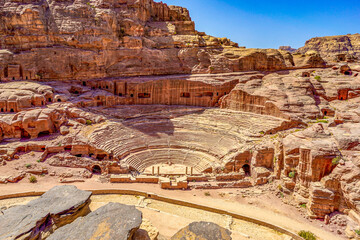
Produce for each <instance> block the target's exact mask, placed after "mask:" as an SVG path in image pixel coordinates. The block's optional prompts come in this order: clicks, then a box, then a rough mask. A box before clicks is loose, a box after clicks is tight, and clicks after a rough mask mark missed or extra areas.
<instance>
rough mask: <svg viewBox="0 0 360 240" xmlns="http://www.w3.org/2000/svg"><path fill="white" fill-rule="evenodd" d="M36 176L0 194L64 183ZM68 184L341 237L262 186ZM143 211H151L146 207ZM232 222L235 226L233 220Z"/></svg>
mask: <svg viewBox="0 0 360 240" xmlns="http://www.w3.org/2000/svg"><path fill="white" fill-rule="evenodd" d="M0 169H1V168H0ZM37 178H38V182H37V183H29V180H28V179H27V178H24V179H23V180H21V181H20V182H19V183H9V184H2V185H0V195H5V194H11V193H20V192H29V191H47V190H49V189H50V188H52V187H53V186H56V185H63V184H61V183H59V181H58V179H57V178H55V177H50V176H48V175H46V176H43V177H41V176H39V177H37ZM71 185H75V186H77V187H78V188H80V189H83V190H97V189H128V190H138V191H144V192H148V193H155V194H158V195H162V196H165V197H170V198H175V199H179V200H183V201H188V202H192V203H197V204H202V205H206V206H211V207H216V208H220V209H224V210H228V211H232V212H235V213H239V214H243V215H246V216H249V217H252V218H257V219H261V220H263V221H266V222H269V223H272V224H275V225H278V226H281V227H283V228H286V229H288V230H290V231H293V232H298V231H300V230H308V231H311V232H313V233H315V234H316V235H317V236H318V237H319V238H321V239H324V240H325V239H326V240H332V239H334V240H335V239H341V237H340V236H338V235H336V234H335V233H331V232H329V231H327V229H326V226H324V224H323V222H321V221H317V220H310V219H308V218H306V217H305V210H304V209H301V208H296V207H293V206H289V205H287V204H285V203H283V201H282V200H281V199H279V198H277V197H276V196H275V195H274V194H272V193H269V192H266V191H262V190H261V187H257V188H247V189H218V190H187V191H171V190H164V189H161V188H160V187H159V186H158V185H157V184H136V183H134V184H119V183H101V182H100V181H99V176H93V177H92V178H91V179H87V180H86V181H85V182H83V183H73V184H71ZM265 187H266V186H264V188H265ZM205 193H206V194H205ZM209 194H210V196H209ZM0 204H1V202H0ZM146 211H150V210H148V209H147V210H146ZM164 212H165V213H166V212H170V213H169V214H170V215H175V216H177V215H176V214H174V212H173V211H172V210H166V211H164ZM144 215H145V213H144ZM178 217H179V216H178ZM178 217H177V218H175V219H174V218H173V217H171V218H170V217H169V220H167V218H164V217H156V218H155V217H154V218H153V219H151V222H152V223H153V224H154V225H156V227H158V228H159V230H160V229H162V227H161V226H167V225H168V223H169V222H171V220H174V221H176V219H178ZM189 219H191V220H194V219H192V218H191V217H190V218H186V217H185V219H184V220H182V222H183V225H184V226H185V225H186V224H188V223H189ZM234 225H236V222H235V224H234ZM175 230H178V228H176V229H172V230H171V228H169V231H164V233H162V234H165V235H168V236H169V235H171V233H173V232H174V231H175ZM241 232H242V233H245V234H246V229H245V230H244V229H243V230H241ZM263 239H265V238H263Z"/></svg>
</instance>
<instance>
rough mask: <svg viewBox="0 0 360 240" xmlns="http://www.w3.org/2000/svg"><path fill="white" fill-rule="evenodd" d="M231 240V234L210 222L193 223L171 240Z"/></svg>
mask: <svg viewBox="0 0 360 240" xmlns="http://www.w3.org/2000/svg"><path fill="white" fill-rule="evenodd" d="M192 239H196V240H231V239H232V238H231V232H230V231H229V230H227V229H225V228H222V227H220V226H219V225H217V224H215V223H210V222H193V223H190V224H189V225H188V226H187V227H185V228H183V229H181V230H180V231H179V232H177V233H176V234H175V235H174V236H172V237H171V240H192Z"/></svg>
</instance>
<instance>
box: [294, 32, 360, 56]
mask: <svg viewBox="0 0 360 240" xmlns="http://www.w3.org/2000/svg"><path fill="white" fill-rule="evenodd" d="M309 51H316V52H318V53H320V54H321V56H322V57H324V58H326V59H327V60H329V61H333V62H343V61H350V62H351V61H354V60H355V59H357V58H358V57H359V56H360V34H348V35H341V36H330V37H316V38H312V39H310V40H308V41H306V43H305V46H304V47H302V48H299V49H298V52H300V53H302V54H305V53H307V52H309Z"/></svg>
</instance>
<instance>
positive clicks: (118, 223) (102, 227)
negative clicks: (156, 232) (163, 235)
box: [48, 203, 142, 240]
mask: <svg viewBox="0 0 360 240" xmlns="http://www.w3.org/2000/svg"><path fill="white" fill-rule="evenodd" d="M141 221H142V213H141V212H140V211H139V210H137V209H136V208H135V206H128V205H124V204H120V203H108V204H107V205H105V206H103V207H101V208H99V209H97V210H96V211H94V212H91V213H90V214H88V215H87V216H85V217H80V218H78V219H76V220H75V221H74V222H72V223H71V224H68V225H66V226H64V227H61V228H59V229H57V230H56V231H55V232H54V233H53V234H52V235H51V236H50V237H49V238H48V239H49V240H71V239H73V240H88V239H101V240H112V239H119V240H128V239H132V236H133V234H134V233H135V232H136V230H137V229H138V228H139V227H140V225H141Z"/></svg>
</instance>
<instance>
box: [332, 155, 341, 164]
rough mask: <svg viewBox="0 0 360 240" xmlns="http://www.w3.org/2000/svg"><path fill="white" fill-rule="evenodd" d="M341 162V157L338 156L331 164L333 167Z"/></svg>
mask: <svg viewBox="0 0 360 240" xmlns="http://www.w3.org/2000/svg"><path fill="white" fill-rule="evenodd" d="M340 160H341V157H340V156H337V157H335V158H333V160H332V161H331V164H332V165H338V164H339V162H340Z"/></svg>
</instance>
